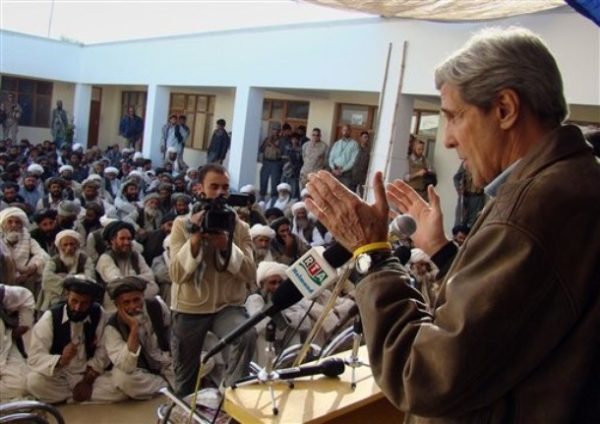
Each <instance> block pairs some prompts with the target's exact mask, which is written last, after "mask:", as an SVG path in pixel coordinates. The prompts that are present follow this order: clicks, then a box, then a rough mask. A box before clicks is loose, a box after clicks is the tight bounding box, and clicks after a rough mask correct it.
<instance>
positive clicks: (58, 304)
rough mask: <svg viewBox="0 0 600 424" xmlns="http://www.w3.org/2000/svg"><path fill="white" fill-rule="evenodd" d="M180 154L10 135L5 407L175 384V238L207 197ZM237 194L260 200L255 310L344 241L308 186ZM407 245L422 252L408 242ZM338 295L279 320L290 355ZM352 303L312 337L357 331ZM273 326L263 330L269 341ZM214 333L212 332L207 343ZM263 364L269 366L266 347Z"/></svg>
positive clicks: (0, 264) (251, 213)
mask: <svg viewBox="0 0 600 424" xmlns="http://www.w3.org/2000/svg"><path fill="white" fill-rule="evenodd" d="M177 159H178V158H177V157H173V154H172V152H167V156H166V158H165V160H164V163H162V164H161V166H158V167H154V166H153V163H152V161H150V160H149V159H145V158H144V157H143V156H142V154H141V153H140V152H135V151H134V150H133V149H129V148H124V149H122V150H119V148H118V146H111V148H110V149H108V150H107V151H104V152H102V151H101V150H100V149H98V148H97V147H94V148H91V149H88V150H84V149H83V148H82V146H80V145H77V144H74V145H72V146H70V145H65V146H63V147H61V149H60V150H59V151H57V150H56V148H55V146H54V143H52V142H49V141H45V142H43V143H42V144H39V145H32V144H30V143H29V142H28V141H27V140H22V141H21V142H19V143H12V142H11V141H10V140H0V188H1V190H2V193H1V194H0V268H1V269H0V272H1V274H0V275H2V276H3V281H2V283H4V285H2V286H0V287H1V289H0V316H1V317H2V319H1V320H0V330H1V333H2V334H1V335H0V337H2V340H3V342H2V346H1V348H0V383H1V386H0V387H1V390H0V396H2V398H1V401H2V402H5V401H7V400H10V399H18V398H22V397H26V396H33V397H35V398H38V399H40V400H42V401H46V402H51V403H57V402H63V401H84V400H93V401H103V402H112V401H118V400H121V399H126V398H134V399H143V398H148V397H151V396H153V395H154V394H156V393H157V391H158V390H159V389H160V388H162V387H166V386H167V385H170V384H172V379H173V369H172V361H171V355H170V352H169V335H170V328H169V325H170V310H169V306H170V298H171V279H170V277H169V264H170V256H169V244H170V237H169V234H170V231H171V227H172V225H173V221H174V219H175V218H176V217H177V216H179V215H186V214H188V213H189V212H190V209H191V206H192V204H193V202H194V201H195V200H197V198H198V192H197V188H198V185H197V183H198V179H197V178H198V169H199V168H196V169H194V168H188V169H187V170H186V172H185V173H177V172H176V171H174V170H173V163H175V162H176V161H177ZM176 168H177V167H176ZM239 192H240V193H245V194H247V197H248V204H247V205H246V206H245V207H236V208H235V209H236V212H237V214H238V215H239V216H240V217H241V218H242V219H243V220H244V221H246V222H247V223H248V224H249V225H250V226H251V231H250V232H251V237H252V242H253V246H254V254H255V263H256V266H257V268H258V274H257V281H251V282H248V284H247V286H248V290H247V292H248V299H247V302H246V308H247V311H248V313H249V314H253V313H255V312H257V311H259V310H260V309H262V308H263V307H264V305H265V304H266V303H267V302H269V300H270V297H271V296H272V294H273V292H274V290H276V288H277V286H278V285H279V283H280V282H281V281H282V280H283V279H284V278H285V273H284V272H285V269H286V268H287V267H288V266H289V265H291V264H293V263H294V262H295V261H296V260H298V259H299V258H300V257H301V256H302V255H303V254H304V253H306V252H307V251H308V250H309V249H310V248H311V247H315V246H324V247H327V246H329V245H330V244H331V243H332V242H333V240H332V237H331V235H330V234H329V233H328V231H327V229H326V228H325V227H324V226H323V225H322V224H321V223H319V222H318V221H317V220H316V219H315V218H314V217H313V216H312V215H311V214H310V213H308V211H307V208H306V205H305V203H304V202H303V200H304V198H305V197H306V196H307V194H308V193H307V191H306V189H303V190H301V191H300V192H298V193H297V194H298V197H299V198H293V197H292V189H291V187H290V185H289V184H287V183H280V184H279V185H277V196H275V197H273V198H271V199H263V200H260V201H257V200H259V198H258V192H257V189H256V188H255V187H254V186H252V185H244V186H242V187H241V188H240V189H239ZM396 244H397V245H398V246H404V247H405V249H406V248H408V249H409V256H410V240H408V241H407V240H398V241H396ZM406 246H408V247H406ZM400 250H401V249H400ZM422 256H423V254H422V252H421V253H419V254H416V255H415V260H413V261H412V262H411V263H410V264H411V266H412V265H413V264H414V269H415V276H416V278H415V284H416V286H417V288H419V289H420V290H423V291H424V292H426V293H427V294H428V298H432V297H434V296H435V289H436V286H435V270H433V269H428V268H427V266H426V265H424V266H421V262H423V261H424V262H427V260H428V259H427V258H423V257H422ZM417 257H418V258H420V259H421V261H416V258H417ZM422 270H426V271H422ZM330 296H331V292H330V291H325V292H324V293H323V294H322V295H321V296H320V297H319V298H318V299H317V300H316V301H315V302H314V304H311V303H313V302H310V301H308V300H305V299H304V300H302V301H301V302H299V303H298V304H297V305H294V307H292V308H290V309H289V310H286V311H283V312H282V314H281V316H280V317H277V319H276V321H277V322H278V338H277V342H276V347H277V350H278V352H280V351H281V350H282V349H283V348H285V347H286V346H285V345H284V344H283V342H284V340H285V341H286V342H287V345H290V344H294V343H301V342H303V341H304V340H305V339H306V336H307V334H308V332H309V330H310V329H311V328H312V327H313V326H314V323H315V322H316V320H317V319H318V318H319V316H320V314H321V312H322V311H323V310H324V307H325V305H326V304H327V303H328V300H329V297H330ZM432 301H433V300H432ZM353 305H354V301H353V299H352V285H347V287H345V288H344V290H343V291H342V296H341V297H340V298H339V299H337V301H336V303H335V307H334V308H333V310H332V311H331V312H330V313H329V314H328V315H327V317H326V319H325V322H324V324H323V328H322V329H321V331H320V332H319V333H318V334H317V336H316V339H315V340H314V342H315V343H317V344H319V345H321V346H324V345H326V344H327V343H328V342H329V341H330V340H331V339H332V337H333V336H334V335H335V334H336V332H337V331H339V329H340V323H341V322H343V323H348V325H351V322H350V321H349V314H351V311H352V309H353V308H352V306H353ZM36 318H37V322H35V319H36ZM265 324H266V323H265V322H263V323H260V324H258V326H257V327H258V328H257V329H258V330H259V331H258V332H259V334H260V335H261V337H263V338H264V328H263V327H264V325H265ZM296 326H298V330H295V328H296ZM28 330H31V332H30V337H28V338H27V340H29V343H23V342H22V339H21V336H22V335H23V334H24V333H25V332H26V331H28ZM11 340H12V342H11ZM7 341H8V342H7ZM215 341H216V339H215V338H214V337H213V338H212V339H210V338H209V339H207V346H205V347H204V348H203V350H204V351H206V350H208V348H209V347H210V343H214V342H215ZM261 343H262V344H261ZM259 346H264V340H262V341H259ZM255 359H256V361H257V362H258V363H259V364H260V365H261V366H264V365H265V364H264V350H263V348H262V347H259V348H258V349H257V354H256V358H255ZM219 361H222V358H220V357H219V355H217V356H216V357H215V358H214V359H213V360H211V361H209V364H208V366H207V367H206V370H205V372H206V373H208V375H209V377H210V378H209V379H207V381H208V382H209V384H211V383H212V384H214V385H216V386H218V385H219V383H220V382H219V380H218V379H219V376H220V374H219V366H220V365H221V366H222V365H223V364H222V363H220V362H219ZM24 375H27V378H26V379H25V378H22V376H24Z"/></svg>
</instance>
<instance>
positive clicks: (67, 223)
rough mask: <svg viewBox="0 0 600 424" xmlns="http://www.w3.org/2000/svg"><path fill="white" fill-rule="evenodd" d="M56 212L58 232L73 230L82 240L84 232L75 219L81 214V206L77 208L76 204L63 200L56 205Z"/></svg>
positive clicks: (77, 204)
mask: <svg viewBox="0 0 600 424" xmlns="http://www.w3.org/2000/svg"><path fill="white" fill-rule="evenodd" d="M56 212H57V215H56V223H57V227H58V229H59V231H62V230H75V231H77V232H78V233H79V234H80V235H81V237H82V239H83V238H84V237H85V230H84V229H83V226H82V225H81V222H80V221H79V220H78V219H77V218H78V217H79V213H80V212H81V206H79V203H78V202H75V201H72V200H63V201H62V202H60V203H59V204H58V209H57V211H56Z"/></svg>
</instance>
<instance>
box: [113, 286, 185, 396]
mask: <svg viewBox="0 0 600 424" xmlns="http://www.w3.org/2000/svg"><path fill="white" fill-rule="evenodd" d="M146 284H147V283H146V281H145V280H143V279H141V278H138V277H124V278H120V279H118V280H116V281H115V282H114V284H113V286H112V289H111V290H110V292H109V294H110V297H111V299H112V300H113V301H114V303H115V306H116V308H117V312H116V313H114V314H113V315H112V316H111V317H110V318H109V319H108V322H107V325H106V329H105V330H104V344H105V346H106V351H107V352H108V356H109V358H110V360H111V362H112V363H113V365H114V368H113V370H112V374H113V381H114V384H115V385H116V386H117V387H118V388H119V389H120V390H121V391H123V392H124V393H125V394H126V395H127V396H129V397H130V398H133V399H149V398H151V397H153V396H154V395H156V394H158V392H159V390H160V389H162V388H165V387H169V386H172V385H173V383H174V380H175V375H174V372H173V365H172V361H171V355H170V353H169V327H170V323H171V317H170V315H171V313H170V311H169V308H168V307H167V305H165V304H164V302H163V301H161V300H160V298H159V297H154V298H152V299H146V300H145V301H144V290H145V289H146Z"/></svg>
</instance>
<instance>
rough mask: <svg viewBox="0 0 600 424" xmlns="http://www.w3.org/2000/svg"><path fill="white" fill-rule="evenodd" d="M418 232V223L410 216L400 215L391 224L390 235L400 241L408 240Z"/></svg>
mask: <svg viewBox="0 0 600 424" xmlns="http://www.w3.org/2000/svg"><path fill="white" fill-rule="evenodd" d="M415 231H417V222H416V221H415V219H414V218H413V217H412V216H410V215H409V214H407V213H405V214H404V215H398V216H397V217H396V218H394V220H393V221H392V222H391V223H390V233H392V234H393V235H395V236H396V237H398V238H399V239H401V240H403V239H407V238H409V237H410V236H412V235H413V234H414V233H415Z"/></svg>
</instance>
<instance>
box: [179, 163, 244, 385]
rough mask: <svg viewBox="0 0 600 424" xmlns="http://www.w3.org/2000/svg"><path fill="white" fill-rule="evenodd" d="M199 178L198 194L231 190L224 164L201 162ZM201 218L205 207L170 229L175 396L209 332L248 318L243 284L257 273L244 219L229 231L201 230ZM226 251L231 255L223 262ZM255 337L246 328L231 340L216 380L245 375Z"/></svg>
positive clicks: (194, 368) (194, 370)
mask: <svg viewBox="0 0 600 424" xmlns="http://www.w3.org/2000/svg"><path fill="white" fill-rule="evenodd" d="M199 180H200V185H199V189H200V191H199V193H197V194H198V195H199V196H202V197H203V198H205V199H215V198H217V197H220V196H225V197H226V196H228V195H229V173H228V172H227V169H225V168H224V167H223V166H222V165H219V164H216V163H211V164H207V165H205V166H203V167H202V169H201V171H200V175H199ZM204 217H205V211H200V212H196V213H194V214H192V215H191V216H181V217H178V218H177V219H175V221H174V222H173V229H172V231H171V265H170V268H169V273H170V275H171V278H172V280H173V285H172V289H171V309H172V311H173V339H172V344H171V346H172V349H173V363H174V367H175V390H176V393H177V395H179V396H185V395H187V394H189V393H192V392H193V391H194V383H195V381H196V376H197V374H198V371H199V369H200V364H199V360H200V358H199V352H200V351H201V350H202V347H203V346H204V344H205V343H204V342H205V338H206V334H207V333H208V331H211V332H212V333H214V334H215V335H216V336H217V337H223V336H224V335H225V334H227V333H229V332H230V331H232V330H233V329H234V328H236V327H237V326H238V325H240V324H241V323H243V322H245V321H246V319H247V314H246V310H245V308H244V307H243V304H244V301H245V300H246V295H247V289H246V284H247V283H248V282H251V281H254V280H255V275H256V268H255V266H254V259H253V253H252V240H251V239H250V231H249V228H248V224H246V223H245V222H243V221H241V220H240V219H239V218H237V216H236V217H235V226H234V228H233V229H232V233H231V234H228V232H224V231H217V232H208V231H201V230H200V229H201V227H202V222H203V220H204ZM230 237H231V240H230ZM224 252H226V253H224ZM227 254H229V255H230V256H229V260H228V261H227V264H224V255H227ZM255 337H256V334H255V333H254V331H250V332H247V333H245V334H243V335H242V336H241V337H239V338H238V339H237V340H235V341H233V342H232V343H231V344H230V346H229V347H230V349H229V351H228V352H227V354H226V355H225V357H226V360H225V363H226V369H225V370H224V375H223V376H222V378H219V377H216V376H215V377H216V378H215V380H216V381H215V383H216V384H217V385H220V384H223V385H225V386H227V385H230V384H231V383H233V382H235V381H237V380H238V379H239V378H241V377H243V376H245V375H247V374H248V372H249V365H250V360H251V359H252V356H253V354H254V348H255Z"/></svg>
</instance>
